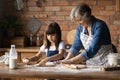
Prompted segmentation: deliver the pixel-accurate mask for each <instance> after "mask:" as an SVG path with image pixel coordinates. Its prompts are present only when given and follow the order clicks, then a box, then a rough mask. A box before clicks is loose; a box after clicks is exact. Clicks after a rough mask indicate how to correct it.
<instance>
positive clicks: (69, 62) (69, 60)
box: [61, 59, 73, 64]
mask: <svg viewBox="0 0 120 80" xmlns="http://www.w3.org/2000/svg"><path fill="white" fill-rule="evenodd" d="M61 63H63V64H73V60H72V59H68V60H61Z"/></svg>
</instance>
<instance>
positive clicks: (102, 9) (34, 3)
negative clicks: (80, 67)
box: [0, 0, 120, 53]
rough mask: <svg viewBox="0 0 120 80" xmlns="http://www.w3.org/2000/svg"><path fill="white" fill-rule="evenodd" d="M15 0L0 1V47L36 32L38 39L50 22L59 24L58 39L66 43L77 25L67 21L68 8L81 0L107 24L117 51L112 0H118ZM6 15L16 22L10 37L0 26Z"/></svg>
mask: <svg viewBox="0 0 120 80" xmlns="http://www.w3.org/2000/svg"><path fill="white" fill-rule="evenodd" d="M16 1H19V0H0V18H1V19H0V21H1V24H0V47H7V45H6V44H7V43H9V41H10V40H11V39H12V38H13V37H19V36H24V37H25V38H28V37H29V35H30V34H33V35H34V34H35V35H36V34H39V35H40V39H41V38H43V36H42V35H43V33H44V31H45V28H46V27H47V26H48V24H49V23H51V22H52V21H56V22H58V23H59V24H60V26H61V29H62V39H63V41H65V43H66V44H68V41H67V34H68V33H69V31H71V30H74V29H76V27H77V24H75V23H73V22H71V20H70V18H69V14H70V11H71V9H72V8H73V7H74V6H75V5H77V4H79V3H81V2H85V3H87V4H89V5H90V7H91V8H92V14H93V15H95V16H96V17H97V18H100V19H102V20H104V21H105V22H106V23H107V25H108V26H109V29H110V33H111V39H112V43H113V44H114V45H115V46H116V47H117V49H118V51H119V53H120V41H119V40H120V10H119V8H120V3H119V4H118V3H116V1H118V2H120V1H119V0H23V2H19V3H17V2H16ZM20 1H21V0H20ZM117 5H118V7H117ZM6 15H7V18H6ZM11 15H12V18H11ZM13 16H15V17H13ZM16 17H17V18H16ZM8 18H9V19H10V18H11V19H12V20H13V23H16V24H13V25H15V27H16V29H15V30H16V31H15V32H16V33H15V36H12V37H10V36H8V34H10V33H6V31H7V30H4V29H3V27H4V24H3V21H5V22H6V20H7V21H8V22H10V21H9V19H8ZM13 18H15V19H13ZM4 19H5V20H4ZM10 24H12V22H11V23H10ZM13 25H12V26H13ZM18 26H19V27H18ZM4 28H5V27H4ZM9 31H11V30H9ZM12 32H13V31H12ZM71 36H72V35H71ZM26 40H27V39H26ZM69 40H71V39H69ZM26 42H27V41H26ZM26 44H27V43H26Z"/></svg>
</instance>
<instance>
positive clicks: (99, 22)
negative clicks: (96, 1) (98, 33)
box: [93, 17, 106, 26]
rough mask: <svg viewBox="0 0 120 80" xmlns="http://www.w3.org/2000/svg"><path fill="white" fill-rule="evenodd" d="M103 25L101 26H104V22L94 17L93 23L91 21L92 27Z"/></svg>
mask: <svg viewBox="0 0 120 80" xmlns="http://www.w3.org/2000/svg"><path fill="white" fill-rule="evenodd" d="M94 24H95V25H98V26H99V25H103V24H106V23H105V21H103V20H102V19H98V18H96V17H94V21H93V25H94Z"/></svg>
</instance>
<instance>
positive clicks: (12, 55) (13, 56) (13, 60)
mask: <svg viewBox="0 0 120 80" xmlns="http://www.w3.org/2000/svg"><path fill="white" fill-rule="evenodd" d="M9 68H10V69H16V68H17V51H16V49H15V45H11V49H10V52H9Z"/></svg>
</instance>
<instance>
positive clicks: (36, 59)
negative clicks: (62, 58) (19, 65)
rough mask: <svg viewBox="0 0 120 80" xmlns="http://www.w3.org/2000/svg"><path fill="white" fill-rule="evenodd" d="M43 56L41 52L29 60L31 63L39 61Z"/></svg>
mask: <svg viewBox="0 0 120 80" xmlns="http://www.w3.org/2000/svg"><path fill="white" fill-rule="evenodd" d="M42 54H43V52H42V51H40V50H39V51H38V53H37V54H36V55H35V56H33V57H31V58H28V59H29V61H38V60H39V59H40V58H41V57H42Z"/></svg>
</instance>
